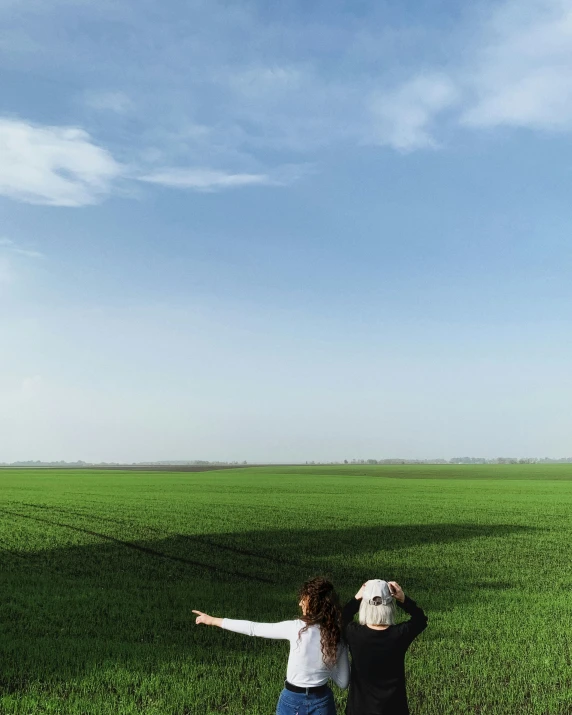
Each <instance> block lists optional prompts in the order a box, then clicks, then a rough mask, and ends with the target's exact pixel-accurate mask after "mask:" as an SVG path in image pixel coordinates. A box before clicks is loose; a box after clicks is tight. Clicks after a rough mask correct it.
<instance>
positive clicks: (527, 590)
mask: <svg viewBox="0 0 572 715" xmlns="http://www.w3.org/2000/svg"><path fill="white" fill-rule="evenodd" d="M571 556H572V465H547V466H540V465H515V466H511V465H506V466H504V465H503V466H483V467H481V466H460V467H454V466H444V467H441V466H431V467H423V466H411V467H393V466H383V467H382V466H379V467H378V466H374V467H360V466H348V467H339V466H337V467H272V468H270V467H263V468H246V469H237V470H229V471H211V472H204V473H200V472H199V473H181V472H177V473H165V472H154V473H153V472H145V473H143V472H141V473H138V472H118V471H95V470H81V471H67V470H66V471H63V470H62V471H58V470H45V471H42V470H9V469H5V470H0V569H1V570H0V573H1V580H0V609H1V610H0V628H1V634H0V713H2V715H4V714H6V715H9V714H15V713H18V714H26V715H27V714H28V713H33V714H36V713H38V714H39V713H62V714H63V713H70V714H72V713H73V714H74V715H84V714H86V715H87V714H89V715H91V714H93V715H96V714H97V715H112V714H113V715H118V714H119V715H123V714H128V713H129V714H132V713H148V714H149V715H159V714H160V715H203V714H213V715H214V714H215V713H217V714H220V713H227V714H229V715H240V714H246V715H270V714H271V713H273V712H274V709H275V704H276V700H277V697H278V694H279V692H280V690H281V687H282V682H283V679H284V676H285V670H286V660H287V653H288V645H287V643H281V642H275V641H264V640H261V639H253V638H247V637H246V636H240V635H237V634H234V633H230V632H226V631H222V630H220V629H216V628H206V627H199V626H195V624H194V616H193V614H192V613H191V610H192V609H193V608H198V609H200V610H203V611H206V612H208V613H211V614H212V615H216V616H228V617H233V618H246V619H250V620H260V621H274V620H283V619H286V618H292V617H295V616H296V615H297V601H296V591H297V588H298V586H299V584H300V582H301V581H303V580H304V579H306V578H307V577H308V576H313V575H316V574H323V573H325V574H328V575H330V576H331V578H332V579H333V580H334V583H335V584H336V587H337V589H338V592H339V593H340V596H341V598H342V599H347V598H348V597H350V596H351V595H353V594H354V593H355V592H356V590H357V589H358V588H359V586H360V585H361V583H363V581H364V580H366V579H368V578H376V577H377V578H386V579H395V580H397V581H399V582H400V583H401V584H402V586H403V587H404V589H405V591H406V592H408V593H409V594H410V595H411V596H412V597H413V598H414V599H415V600H417V601H418V602H419V604H420V605H421V606H423V608H424V609H425V610H426V612H427V613H428V616H429V627H428V628H427V630H426V631H425V632H424V633H423V634H422V635H421V636H420V637H419V639H418V640H417V641H416V642H415V643H414V644H413V646H412V648H411V650H410V652H409V655H408V658H407V669H408V692H409V700H410V706H411V711H412V714H419V715H421V714H424V715H430V714H431V715H447V714H449V713H450V714H453V713H455V714H457V715H458V714H459V713H514V714H515V715H516V714H519V715H520V714H524V713H536V714H541V713H543V714H550V715H553V714H560V713H562V714H564V713H570V712H572V567H571ZM334 689H335V687H334ZM335 693H336V700H337V703H338V706H339V711H340V712H343V706H344V703H345V694H344V693H343V692H342V691H339V690H337V689H335Z"/></svg>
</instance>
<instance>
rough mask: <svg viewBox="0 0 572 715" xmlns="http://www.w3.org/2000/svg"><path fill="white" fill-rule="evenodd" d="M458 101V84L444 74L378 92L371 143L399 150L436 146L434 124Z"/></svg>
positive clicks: (414, 80) (417, 79) (372, 101)
mask: <svg viewBox="0 0 572 715" xmlns="http://www.w3.org/2000/svg"><path fill="white" fill-rule="evenodd" d="M457 99H458V93H457V90H456V88H455V85H454V83H453V82H452V81H451V80H450V79H449V78H448V77H447V76H445V75H443V74H421V75H419V76H417V77H414V78H413V79H411V80H409V81H408V82H406V83H405V84H403V85H402V86H400V87H398V88H397V89H395V90H392V91H389V92H384V93H374V94H373V95H372V98H371V113H372V115H373V127H372V136H371V140H372V141H373V142H375V143H376V144H380V145H387V146H391V147H393V148H394V149H397V150H399V151H413V150H414V149H423V148H426V147H435V146H436V142H435V139H434V138H433V137H432V135H431V133H430V129H431V125H432V123H433V122H434V120H435V118H436V116H437V115H438V114H439V113H440V112H442V111H443V110H445V109H448V108H450V107H451V106H452V105H453V104H454V103H455V102H456V101H457Z"/></svg>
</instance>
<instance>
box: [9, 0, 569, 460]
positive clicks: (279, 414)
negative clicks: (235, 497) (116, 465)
mask: <svg viewBox="0 0 572 715" xmlns="http://www.w3.org/2000/svg"><path fill="white" fill-rule="evenodd" d="M0 24H1V26H2V28H3V31H2V35H1V36H0V86H1V88H2V91H1V92H0V462H2V461H4V462H10V461H15V460H24V459H40V460H46V461H50V460H58V459H65V460H70V461H71V460H76V459H83V460H86V461H99V460H102V461H144V460H163V459H173V460H175V459H208V460H216V459H220V460H235V459H236V460H241V461H242V460H244V459H246V460H249V461H305V460H342V459H352V458H364V459H367V458H375V459H380V458H387V457H409V458H431V457H454V456H466V455H468V456H485V457H494V456H553V457H558V456H570V455H572V444H571V437H570V435H571V434H572V409H571V405H572V370H571V364H572V337H571V336H572V330H571V328H572V325H571V322H572V321H571V309H572V282H571V280H570V275H571V268H572V259H571V230H570V229H571V219H572V201H571V198H570V197H571V194H572V0H518V1H517V0H498V1H494V2H493V1H482V2H480V1H479V2H476V3H465V4H461V5H460V4H459V3H456V2H452V0H417V1H415V2H411V3H403V2H397V0H387V1H386V2H378V1H375V2H374V1H373V0H351V1H350V0H348V1H346V2H344V1H342V0H328V2H323V1H319V0H318V1H317V2H312V3H308V2H302V0H297V1H288V0H285V1H284V2H281V3H279V4H277V3H267V2H256V1H248V0H243V1H241V2H222V1H219V0H208V1H207V0H204V1H202V0H190V1H187V0H185V2H183V1H182V0H170V1H169V2H161V3H159V2H152V1H150V0H139V1H138V2H135V0H98V2H93V1H90V0H27V1H26V2H16V1H15V0H0Z"/></svg>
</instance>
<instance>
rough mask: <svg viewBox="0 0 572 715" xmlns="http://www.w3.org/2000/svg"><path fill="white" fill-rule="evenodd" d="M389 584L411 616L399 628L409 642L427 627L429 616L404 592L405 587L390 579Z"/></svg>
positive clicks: (399, 604) (398, 603)
mask: <svg viewBox="0 0 572 715" xmlns="http://www.w3.org/2000/svg"><path fill="white" fill-rule="evenodd" d="M389 586H390V588H391V590H392V593H393V595H394V596H395V600H396V601H397V605H398V606H399V607H400V608H402V609H403V610H404V611H405V613H408V614H409V615H410V616H411V618H410V619H409V620H408V621H406V622H405V623H400V624H399V629H400V630H401V633H402V634H403V637H404V639H405V641H406V642H407V644H409V643H411V642H412V641H413V640H414V639H415V638H416V637H417V636H418V635H419V634H420V633H421V632H422V631H424V630H425V629H426V628H427V616H426V615H425V613H424V612H423V609H422V608H419V606H418V605H417V604H416V603H415V601H414V600H413V599H412V598H409V596H406V595H405V594H404V593H403V589H402V588H401V586H400V585H399V584H398V583H395V581H390V583H389Z"/></svg>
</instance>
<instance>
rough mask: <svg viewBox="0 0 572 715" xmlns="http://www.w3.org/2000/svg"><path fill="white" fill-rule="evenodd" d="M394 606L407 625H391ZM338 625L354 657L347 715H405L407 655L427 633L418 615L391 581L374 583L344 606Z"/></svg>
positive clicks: (417, 610) (409, 601) (422, 620)
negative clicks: (396, 604)
mask: <svg viewBox="0 0 572 715" xmlns="http://www.w3.org/2000/svg"><path fill="white" fill-rule="evenodd" d="M395 601H397V603H398V604H399V606H400V608H402V609H403V610H404V611H405V612H406V613H408V614H409V615H410V616H411V618H410V619H409V620H408V621H405V623H399V624H397V625H396V624H395ZM358 611H359V623H356V622H354V620H353V618H354V616H355V614H356V613H357V612H358ZM342 623H343V629H344V636H345V640H346V643H347V644H348V646H349V649H350V654H351V656H352V664H351V673H350V689H349V694H348V702H347V706H346V715H408V714H409V707H408V705H407V693H406V690H405V653H406V651H407V649H408V648H409V646H410V645H411V643H412V642H413V640H414V639H415V638H416V637H417V636H418V635H419V634H420V633H421V632H422V631H423V630H425V628H426V627H427V616H426V615H425V614H424V613H423V611H422V609H421V608H419V606H418V605H417V604H416V603H415V601H412V600H411V599H410V598H409V597H408V596H406V595H405V594H404V593H403V589H402V588H401V586H400V585H399V584H398V583H396V582H395V581H389V583H388V582H387V581H382V580H380V579H374V580H371V581H367V582H366V583H364V585H363V586H362V587H361V589H360V590H359V591H358V593H356V595H355V598H352V599H351V600H350V601H348V603H347V604H346V605H345V606H344V609H343V612H342Z"/></svg>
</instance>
